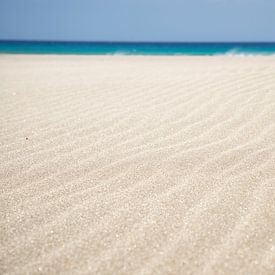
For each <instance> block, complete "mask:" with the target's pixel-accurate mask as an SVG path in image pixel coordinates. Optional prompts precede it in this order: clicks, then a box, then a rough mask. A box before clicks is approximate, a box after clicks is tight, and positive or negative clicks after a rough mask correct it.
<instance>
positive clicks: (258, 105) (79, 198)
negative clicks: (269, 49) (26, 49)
mask: <svg viewBox="0 0 275 275" xmlns="http://www.w3.org/2000/svg"><path fill="white" fill-rule="evenodd" d="M0 100H1V101H0V127H1V131H0V181H1V184H0V214H1V218H0V273H1V274H60V273H63V274H65V273H66V274H272V273H273V272H274V268H275V243H274V238H275V192H274V191H275V190H274V187H275V57H260V56H254V57H253V56H246V57H242V56H216V57H183V56H181V57H180V56H177V57H164V56H163V57H157V56H156V57H142V56H54V55H52V56H46V55H45V56H42V55H41V56H35V55H33V56H32V55H28V56H26V55H1V56H0ZM273 274H274V273H273Z"/></svg>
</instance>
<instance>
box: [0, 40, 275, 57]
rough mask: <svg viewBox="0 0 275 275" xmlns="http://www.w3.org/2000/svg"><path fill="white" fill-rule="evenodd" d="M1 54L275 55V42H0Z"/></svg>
mask: <svg viewBox="0 0 275 275" xmlns="http://www.w3.org/2000/svg"><path fill="white" fill-rule="evenodd" d="M0 53H24V54H92V55H116V54H117V55H275V43H143V42H140V43H124V42H37V41H0Z"/></svg>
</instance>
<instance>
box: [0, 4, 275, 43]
mask: <svg viewBox="0 0 275 275" xmlns="http://www.w3.org/2000/svg"><path fill="white" fill-rule="evenodd" d="M0 39H15V40H55V41H56V40H61V41H66V40H69V41H178V42H187V41H189V42H190V41H194V42H195V41H275V0H0Z"/></svg>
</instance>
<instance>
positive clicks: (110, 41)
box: [0, 38, 275, 44]
mask: <svg viewBox="0 0 275 275" xmlns="http://www.w3.org/2000/svg"><path fill="white" fill-rule="evenodd" d="M0 42H27V43H28V42H30V43H31V42H34V43H35V42H36V43H107V44H108V43H124V44H131V43H137V44H138V43H140V44H146V43H147V44H165V43H171V44H183V43H186V44H195V43H205V44H211V43H212V44H214V43H220V44H230V43H275V40H274V41H260V40H259V41H255V40H249V41H247V40H246V41H237V40H235V41H229V40H228V41H217V40H212V41H172V40H171V41H160V40H158V41H149V40H140V41H139V40H134V41H129V40H113V41H112V40H49V39H45V40H40V39H38V40H35V39H2V38H0Z"/></svg>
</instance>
